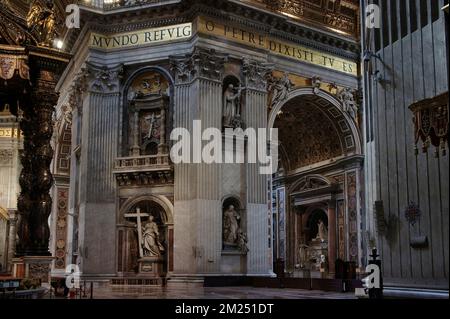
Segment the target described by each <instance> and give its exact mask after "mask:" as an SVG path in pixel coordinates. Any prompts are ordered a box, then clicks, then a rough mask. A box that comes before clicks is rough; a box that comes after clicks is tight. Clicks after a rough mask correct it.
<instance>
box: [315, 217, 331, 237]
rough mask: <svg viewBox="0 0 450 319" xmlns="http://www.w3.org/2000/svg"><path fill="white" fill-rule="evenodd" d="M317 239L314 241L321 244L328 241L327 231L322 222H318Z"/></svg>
mask: <svg viewBox="0 0 450 319" xmlns="http://www.w3.org/2000/svg"><path fill="white" fill-rule="evenodd" d="M317 228H318V231H317V237H316V239H320V241H321V242H325V241H327V240H328V229H327V226H325V224H324V222H323V220H319V223H318V224H317Z"/></svg>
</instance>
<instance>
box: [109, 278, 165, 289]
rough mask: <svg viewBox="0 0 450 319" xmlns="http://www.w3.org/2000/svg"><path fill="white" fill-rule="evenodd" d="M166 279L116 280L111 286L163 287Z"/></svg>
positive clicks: (112, 280) (111, 282)
mask: <svg viewBox="0 0 450 319" xmlns="http://www.w3.org/2000/svg"><path fill="white" fill-rule="evenodd" d="M163 284H164V278H114V279H111V280H110V285H111V286H113V287H115V286H162V285H163Z"/></svg>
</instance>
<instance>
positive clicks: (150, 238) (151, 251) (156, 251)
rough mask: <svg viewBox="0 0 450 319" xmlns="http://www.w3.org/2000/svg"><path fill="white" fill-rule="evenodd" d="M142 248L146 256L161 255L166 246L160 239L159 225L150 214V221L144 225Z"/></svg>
mask: <svg viewBox="0 0 450 319" xmlns="http://www.w3.org/2000/svg"><path fill="white" fill-rule="evenodd" d="M142 248H143V250H144V251H143V252H144V257H155V256H161V253H162V252H163V251H164V246H163V245H162V244H161V242H160V241H159V230H158V225H157V224H156V223H155V222H154V217H153V216H152V215H150V216H149V220H148V222H147V223H146V224H145V226H143V227H142Z"/></svg>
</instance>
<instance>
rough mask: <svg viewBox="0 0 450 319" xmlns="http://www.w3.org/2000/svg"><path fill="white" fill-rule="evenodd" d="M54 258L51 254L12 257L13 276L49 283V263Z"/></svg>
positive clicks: (50, 263)
mask: <svg viewBox="0 0 450 319" xmlns="http://www.w3.org/2000/svg"><path fill="white" fill-rule="evenodd" d="M54 259H55V258H54V257H52V256H25V257H19V258H14V259H13V260H12V264H13V276H14V277H16V278H22V279H32V280H39V281H40V282H41V283H50V271H51V265H52V262H53V260H54Z"/></svg>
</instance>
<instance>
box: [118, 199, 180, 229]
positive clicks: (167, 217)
mask: <svg viewBox="0 0 450 319" xmlns="http://www.w3.org/2000/svg"><path fill="white" fill-rule="evenodd" d="M143 201H153V202H155V203H157V204H158V205H160V206H161V207H162V208H163V210H164V216H163V217H164V224H165V225H172V224H173V204H172V202H171V201H170V200H169V199H168V198H167V197H166V196H163V195H140V196H136V197H133V198H130V199H128V200H127V201H126V202H125V203H124V204H123V205H122V207H121V209H120V212H119V213H120V216H123V214H126V213H128V212H129V210H130V209H131V208H132V207H133V206H134V205H136V204H138V203H140V202H143Z"/></svg>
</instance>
